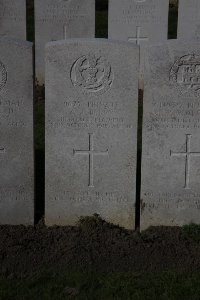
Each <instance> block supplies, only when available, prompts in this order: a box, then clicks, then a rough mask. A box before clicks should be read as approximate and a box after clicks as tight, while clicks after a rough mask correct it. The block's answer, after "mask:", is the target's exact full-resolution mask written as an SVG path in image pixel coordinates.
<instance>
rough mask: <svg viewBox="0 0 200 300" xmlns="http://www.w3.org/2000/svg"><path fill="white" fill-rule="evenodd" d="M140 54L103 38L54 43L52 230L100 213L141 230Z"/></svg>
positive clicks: (49, 127)
mask: <svg viewBox="0 0 200 300" xmlns="http://www.w3.org/2000/svg"><path fill="white" fill-rule="evenodd" d="M138 54H139V51H138V47H136V46H134V45H131V44H129V43H120V42H119V43H117V42H116V43H115V42H109V41H107V40H102V39H99V40H98V39H96V40H84V39H80V40H76V39H75V40H69V41H60V42H54V43H50V44H49V45H48V46H47V52H46V55H47V57H46V63H47V66H46V224H47V225H54V224H59V225H74V224H75V223H76V222H77V221H78V218H79V217H80V216H88V215H89V216H91V215H93V214H95V213H97V214H100V215H101V216H102V217H103V218H104V219H106V220H107V221H110V222H112V223H114V224H119V225H121V226H124V227H126V228H131V229H133V228H134V219H135V213H134V212H135V186H136V184H135V181H136V161H137V106H138V104H137V102H138V101H137V100H138V99H137V94H138V93H137V85H138V83H137V81H138V57H139V55H138Z"/></svg>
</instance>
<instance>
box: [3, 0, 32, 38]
mask: <svg viewBox="0 0 200 300" xmlns="http://www.w3.org/2000/svg"><path fill="white" fill-rule="evenodd" d="M2 36H7V37H11V38H16V39H22V40H26V0H0V37H2Z"/></svg>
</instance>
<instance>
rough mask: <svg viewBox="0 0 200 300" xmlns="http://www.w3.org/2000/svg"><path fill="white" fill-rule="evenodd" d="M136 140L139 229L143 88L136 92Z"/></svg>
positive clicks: (137, 222)
mask: <svg viewBox="0 0 200 300" xmlns="http://www.w3.org/2000/svg"><path fill="white" fill-rule="evenodd" d="M138 93H139V94H138V96H139V97H138V132H137V136H138V141H137V169H136V204H135V229H136V230H139V229H140V197H141V164H142V125H143V94H144V92H143V90H139V92H138Z"/></svg>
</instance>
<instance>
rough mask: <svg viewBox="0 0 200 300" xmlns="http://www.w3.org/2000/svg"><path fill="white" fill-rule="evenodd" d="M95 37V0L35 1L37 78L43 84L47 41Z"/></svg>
mask: <svg viewBox="0 0 200 300" xmlns="http://www.w3.org/2000/svg"><path fill="white" fill-rule="evenodd" d="M94 36H95V0H42V1H41V0H35V43H36V79H37V81H38V83H39V84H40V85H42V84H44V69H45V62H44V52H45V44H46V43H47V42H50V41H58V40H63V39H68V38H93V37H94Z"/></svg>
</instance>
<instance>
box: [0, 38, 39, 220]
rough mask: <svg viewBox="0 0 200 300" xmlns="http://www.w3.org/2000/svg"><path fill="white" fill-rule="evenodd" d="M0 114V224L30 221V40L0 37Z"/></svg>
mask: <svg viewBox="0 0 200 300" xmlns="http://www.w3.org/2000/svg"><path fill="white" fill-rule="evenodd" d="M0 115H1V118H0V170H1V171H0V224H12V225H18V224H24V225H29V224H33V223H34V195H33V190H34V186H33V183H34V176H33V70H32V44H31V43H28V42H21V41H19V42H18V41H17V40H8V39H6V38H0Z"/></svg>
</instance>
